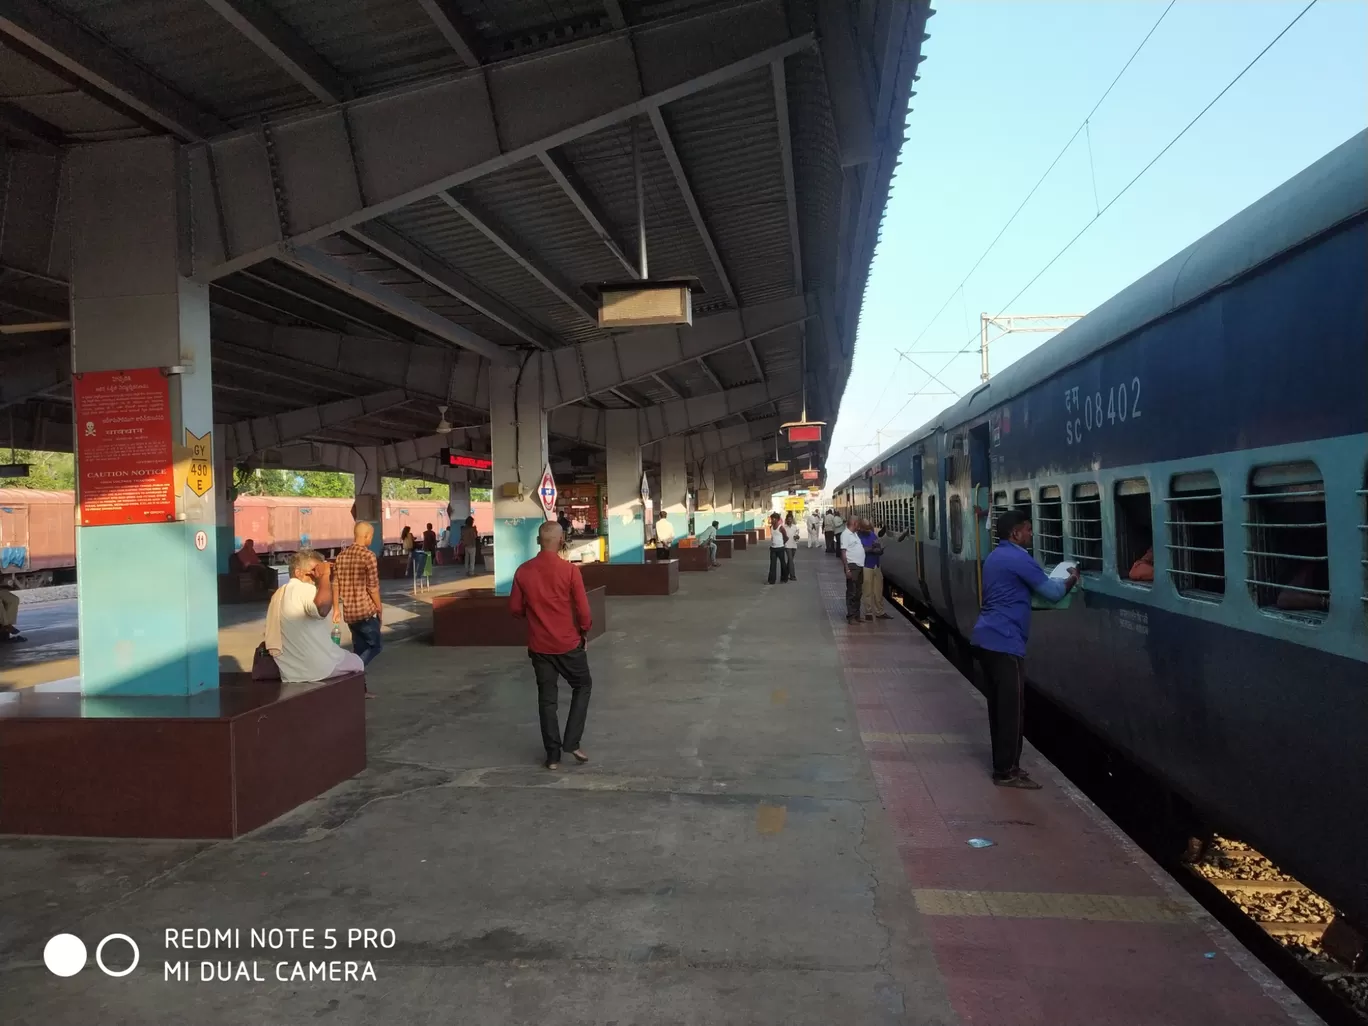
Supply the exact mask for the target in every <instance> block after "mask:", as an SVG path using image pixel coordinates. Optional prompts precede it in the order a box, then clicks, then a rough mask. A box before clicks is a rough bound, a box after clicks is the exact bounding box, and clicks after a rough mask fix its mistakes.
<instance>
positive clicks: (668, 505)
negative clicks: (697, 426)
mask: <svg viewBox="0 0 1368 1026" xmlns="http://www.w3.org/2000/svg"><path fill="white" fill-rule="evenodd" d="M687 452H688V446H687V443H686V442H685V441H684V438H683V436H681V435H671V436H670V437H668V438H664V439H661V442H660V508H661V509H662V510H664V512H665V519H667V520H668V521H669V522H670V526H671V527H673V528H674V536H675V537H676V538H684V537H686V536H687V535H688V533H689V464H688V459H687V456H686V453H687Z"/></svg>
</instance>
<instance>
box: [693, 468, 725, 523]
mask: <svg viewBox="0 0 1368 1026" xmlns="http://www.w3.org/2000/svg"><path fill="white" fill-rule="evenodd" d="M716 484H717V481H716V475H715V474H714V472H713V468H712V467H710V466H709V465H708V463H707V461H706V460H704V461H702V462H700V463H699V464H698V508H697V510H695V512H694V534H702V533H703V532H704V531H705V530H707V529H708V527H709V526H710V525H711V524H712V522H713V521H714V520H717V519H718V517H717V516H716V507H717V491H716V488H715V485H716ZM718 529H719V530H721V527H720V525H719V528H718Z"/></svg>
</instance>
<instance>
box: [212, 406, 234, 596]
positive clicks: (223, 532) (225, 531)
mask: <svg viewBox="0 0 1368 1026" xmlns="http://www.w3.org/2000/svg"><path fill="white" fill-rule="evenodd" d="M225 431H227V427H226V426H221V425H215V426H214V437H215V438H220V439H222V438H225V437H227V436H226V435H225V434H224V432H225ZM234 498H235V495H234V492H233V461H232V460H230V459H228V458H227V457H226V456H224V455H223V452H222V447H221V446H215V447H214V540H215V546H214V548H215V554H214V562H215V564H216V569H217V571H218V572H219V573H220V574H226V573H227V572H228V557H229V556H231V555H232V554H233V553H234V552H236V551H237V550H238V548H239V546H240V543H241V539H239V538H238V537H237V536H236V533H235V528H234V520H235V518H234V515H233V499H234Z"/></svg>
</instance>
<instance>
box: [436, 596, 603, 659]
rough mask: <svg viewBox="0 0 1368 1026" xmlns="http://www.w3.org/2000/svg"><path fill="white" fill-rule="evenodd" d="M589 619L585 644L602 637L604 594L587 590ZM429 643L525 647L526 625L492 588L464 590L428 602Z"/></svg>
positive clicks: (503, 597)
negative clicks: (430, 606) (590, 624)
mask: <svg viewBox="0 0 1368 1026" xmlns="http://www.w3.org/2000/svg"><path fill="white" fill-rule="evenodd" d="M585 583H586V587H585V589H584V590H585V592H586V594H587V595H588V596H589V615H590V617H591V619H592V620H593V626H592V628H591V629H590V631H589V635H588V637H587V638H586V639H585V640H586V641H593V640H594V639H595V638H597V637H599V636H600V635H602V634H603V632H604V631H605V630H606V629H607V624H608V600H607V596H608V591H607V589H606V588H604V587H603V586H599V587H597V588H590V587H588V586H587V584H588V582H587V581H586V582H585ZM432 643H433V644H434V645H439V646H454V647H459V648H467V647H479V646H484V645H495V646H509V647H515V648H526V647H527V621H526V620H524V619H519V618H518V617H516V616H514V615H513V614H512V613H510V612H509V611H508V596H507V595H495V594H494V589H493V588H466V589H465V590H463V591H458V592H453V593H452V594H450V595H437V596H435V597H434V598H433V600H432Z"/></svg>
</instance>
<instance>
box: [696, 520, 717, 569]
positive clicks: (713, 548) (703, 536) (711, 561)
mask: <svg viewBox="0 0 1368 1026" xmlns="http://www.w3.org/2000/svg"><path fill="white" fill-rule="evenodd" d="M698 545H699V547H700V548H702V547H703V546H705V545H706V546H707V548H708V565H709V566H717V521H716V520H714V521H713V522H712V523H711V524H710V525H708V526H707V527H705V528H704V529H703V530H702V532H700V534H699V535H698Z"/></svg>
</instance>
